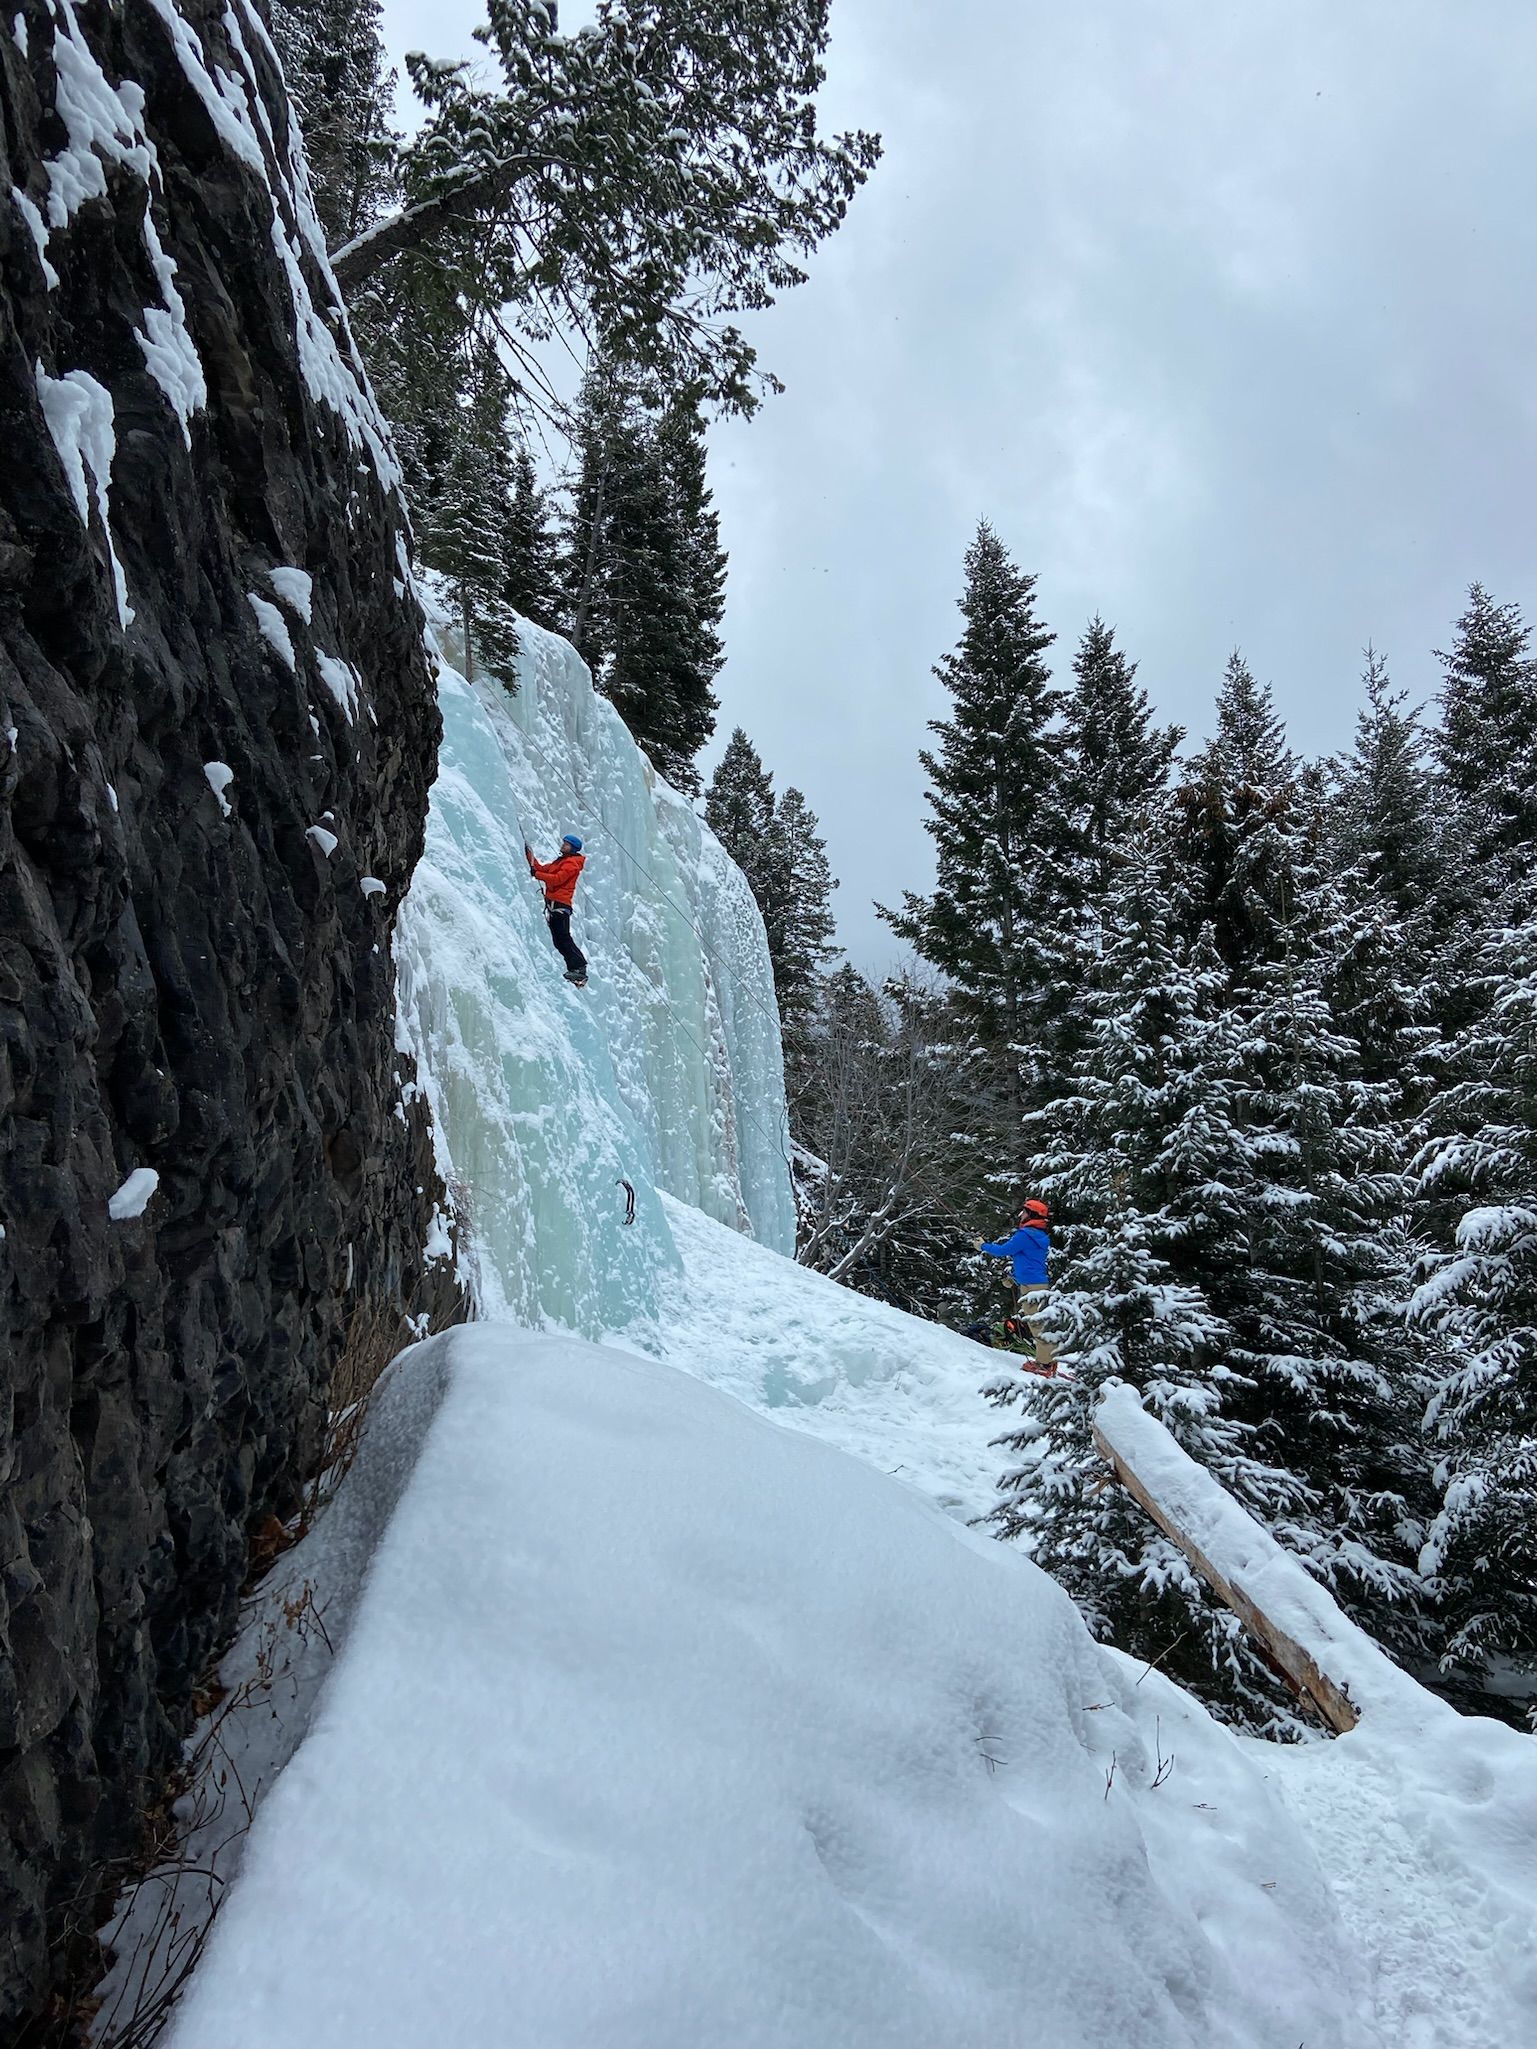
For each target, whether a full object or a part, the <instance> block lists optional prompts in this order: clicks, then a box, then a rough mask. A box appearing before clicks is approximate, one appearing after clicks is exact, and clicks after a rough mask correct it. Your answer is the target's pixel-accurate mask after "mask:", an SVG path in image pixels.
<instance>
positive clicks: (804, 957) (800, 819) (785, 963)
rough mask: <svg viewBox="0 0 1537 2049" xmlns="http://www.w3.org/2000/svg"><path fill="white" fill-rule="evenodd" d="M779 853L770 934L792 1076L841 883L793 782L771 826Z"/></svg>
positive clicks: (828, 948)
mask: <svg viewBox="0 0 1537 2049" xmlns="http://www.w3.org/2000/svg"><path fill="white" fill-rule="evenodd" d="M771 833H772V839H773V850H774V851H773V859H774V865H775V869H776V871H777V875H778V877H779V878H780V880H779V885H778V889H777V899H778V900H777V902H776V903H775V905H774V912H775V916H774V924H775V926H776V928H777V929H775V930H774V931H773V932H772V933H771V934H770V938H769V954H770V957H771V958H772V960H773V962H774V993H775V996H776V997H777V998H778V1001H779V1018H780V1023H781V1025H782V1027H783V1030H784V1040H785V1059H786V1063H787V1067H788V1069H789V1070H790V1078H791V1080H792V1082H793V1081H794V1080H795V1078H796V1076H797V1071H798V1069H799V1067H800V1064H801V1062H802V1061H803V1059H804V1058H805V1042H806V1034H807V1030H808V1027H809V1025H810V1022H811V1018H812V1016H813V1014H814V1012H815V1010H816V1007H817V998H818V994H819V992H820V990H821V986H822V983H823V980H824V978H825V977H826V974H827V969H828V964H829V962H830V961H832V960H833V959H834V958H835V957H836V955H837V952H838V948H837V945H836V943H835V941H834V936H833V935H834V930H835V920H834V918H833V906H832V893H833V891H834V890H835V889H836V888H837V887H838V883H837V879H836V877H835V876H834V875H833V872H832V868H831V865H830V864H829V862H828V859H827V842H826V841H825V840H824V839H823V838H822V836H821V834H820V833H819V832H818V830H817V815H816V813H815V812H814V811H813V810H812V809H811V806H810V805H809V804H808V803H807V802H806V800H805V798H804V797H803V796H802V795H801V793H800V791H799V790H797V789H795V788H794V787H793V785H792V787H791V788H789V789H787V790H786V791H785V793H784V795H783V796H782V797H781V798H780V800H779V803H778V805H777V806H776V807H775V811H774V823H773V826H772V827H771Z"/></svg>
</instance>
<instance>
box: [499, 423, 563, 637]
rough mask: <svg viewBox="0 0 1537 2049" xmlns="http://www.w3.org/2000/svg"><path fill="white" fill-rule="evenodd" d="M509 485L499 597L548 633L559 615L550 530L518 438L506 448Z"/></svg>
mask: <svg viewBox="0 0 1537 2049" xmlns="http://www.w3.org/2000/svg"><path fill="white" fill-rule="evenodd" d="M511 485H512V489H511V496H510V498H509V500H508V505H507V519H506V522H505V531H504V540H503V549H502V558H503V579H502V597H503V600H504V601H505V603H506V604H507V605H509V606H510V607H511V609H512V610H513V611H514V612H521V613H522V615H523V617H524V618H525V619H532V620H533V622H534V624H535V625H536V626H545V627H548V628H550V629H551V631H554V630H556V627H557V623H558V621H559V617H560V591H559V583H558V564H557V557H556V538H555V531H554V527H553V524H552V522H551V518H550V510H549V499H548V496H547V494H546V493H545V492H544V491H543V490H542V489H541V488H540V485H539V479H538V476H537V474H536V472H535V469H534V459H533V457H532V456H531V455H530V454H529V452H528V446H527V444H526V443H525V442H523V441H521V440H520V441H518V442H517V443H516V445H515V446H514V448H513V450H512V476H511Z"/></svg>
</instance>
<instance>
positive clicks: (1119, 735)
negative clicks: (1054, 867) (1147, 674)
mask: <svg viewBox="0 0 1537 2049" xmlns="http://www.w3.org/2000/svg"><path fill="white" fill-rule="evenodd" d="M1136 678H1137V665H1136V663H1135V662H1133V661H1130V660H1128V658H1127V656H1126V654H1125V652H1124V651H1123V650H1122V649H1121V648H1119V647H1117V646H1116V644H1115V631H1114V629H1113V628H1112V627H1109V626H1107V625H1106V624H1105V622H1104V620H1103V619H1100V618H1098V617H1096V618H1094V619H1091V620H1090V621H1089V624H1088V625H1087V627H1086V628H1085V629H1084V634H1083V638H1082V639H1081V640H1080V642H1079V643H1078V651H1077V653H1076V654H1075V655H1074V656H1073V685H1072V688H1071V690H1070V691H1069V692H1068V695H1067V700H1066V703H1065V704H1064V706H1063V718H1062V728H1063V754H1064V763H1063V775H1062V791H1061V795H1062V804H1063V808H1064V810H1065V811H1066V813H1067V816H1068V820H1069V832H1070V836H1071V837H1070V846H1071V861H1072V879H1073V883H1074V886H1075V889H1076V892H1077V894H1078V896H1079V899H1080V900H1081V901H1082V900H1086V901H1089V902H1091V903H1092V902H1097V901H1098V900H1099V899H1100V898H1101V897H1102V896H1103V895H1104V893H1105V891H1106V890H1107V889H1108V887H1109V886H1110V884H1111V882H1112V880H1113V874H1112V870H1113V865H1114V859H1115V854H1116V851H1117V850H1118V849H1119V848H1120V847H1121V845H1122V844H1123V843H1124V841H1125V838H1126V833H1127V824H1128V821H1129V820H1132V819H1138V818H1142V817H1145V816H1146V815H1147V814H1148V813H1149V812H1150V811H1151V809H1152V808H1153V806H1154V804H1155V803H1156V801H1157V799H1158V798H1159V797H1160V796H1161V794H1162V792H1163V790H1164V788H1165V786H1166V784H1167V782H1168V779H1169V770H1170V768H1171V766H1172V764H1173V761H1174V754H1175V749H1176V748H1177V747H1178V746H1179V743H1180V741H1181V740H1182V739H1183V738H1184V733H1183V731H1182V730H1181V728H1180V727H1178V726H1159V725H1158V724H1157V723H1156V722H1155V720H1154V717H1153V707H1152V703H1151V700H1150V699H1149V697H1148V694H1147V692H1146V691H1145V690H1144V689H1143V688H1142V687H1141V686H1140V684H1139V683H1138V682H1137V680H1136Z"/></svg>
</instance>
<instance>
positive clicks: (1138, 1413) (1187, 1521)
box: [1094, 1380, 1403, 1735]
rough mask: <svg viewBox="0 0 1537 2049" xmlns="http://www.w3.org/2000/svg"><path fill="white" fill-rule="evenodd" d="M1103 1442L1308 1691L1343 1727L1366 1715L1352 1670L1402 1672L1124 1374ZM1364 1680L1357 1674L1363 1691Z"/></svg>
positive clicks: (1135, 1490) (1146, 1501)
mask: <svg viewBox="0 0 1537 2049" xmlns="http://www.w3.org/2000/svg"><path fill="white" fill-rule="evenodd" d="M1094 1442H1095V1445H1096V1447H1097V1448H1098V1450H1099V1452H1100V1453H1101V1455H1102V1456H1103V1457H1104V1458H1105V1459H1106V1460H1107V1461H1108V1462H1109V1464H1110V1465H1111V1466H1112V1467H1113V1468H1114V1471H1115V1475H1116V1478H1117V1479H1118V1480H1119V1481H1120V1482H1121V1484H1122V1486H1123V1487H1124V1488H1125V1489H1126V1491H1127V1493H1128V1494H1130V1495H1131V1496H1132V1498H1133V1500H1135V1501H1137V1502H1138V1503H1140V1505H1141V1506H1142V1507H1143V1508H1144V1509H1145V1510H1146V1511H1147V1513H1148V1514H1149V1515H1150V1516H1151V1517H1152V1519H1153V1521H1154V1522H1155V1523H1157V1525H1158V1527H1159V1529H1161V1530H1162V1531H1163V1533H1164V1535H1165V1536H1167V1537H1168V1538H1169V1539H1170V1540H1171V1541H1172V1542H1173V1543H1176V1544H1177V1545H1178V1546H1179V1548H1180V1550H1181V1551H1183V1552H1184V1554H1185V1556H1186V1557H1187V1558H1188V1559H1189V1560H1190V1562H1191V1564H1192V1565H1193V1566H1194V1567H1195V1569H1196V1571H1197V1572H1198V1573H1200V1575H1201V1577H1202V1579H1204V1580H1205V1581H1206V1583H1207V1585H1208V1586H1209V1587H1210V1588H1211V1589H1212V1591H1213V1593H1215V1594H1216V1595H1217V1596H1218V1597H1219V1598H1220V1599H1221V1600H1223V1601H1225V1602H1226V1603H1227V1605H1228V1607H1230V1608H1231V1609H1232V1611H1233V1613H1234V1614H1235V1615H1236V1616H1237V1617H1238V1618H1239V1620H1240V1621H1241V1622H1242V1623H1243V1625H1244V1627H1245V1628H1246V1629H1247V1630H1249V1632H1250V1633H1251V1635H1253V1636H1255V1637H1256V1638H1258V1640H1259V1642H1260V1643H1261V1644H1262V1645H1263V1646H1264V1648H1265V1650H1266V1652H1267V1653H1268V1654H1269V1656H1270V1658H1271V1659H1272V1660H1273V1661H1274V1663H1275V1664H1276V1665H1277V1666H1278V1667H1279V1668H1280V1670H1281V1672H1282V1673H1283V1674H1284V1675H1285V1677H1286V1679H1287V1680H1288V1681H1289V1683H1290V1684H1291V1685H1292V1686H1293V1687H1294V1688H1295V1689H1296V1691H1297V1692H1298V1693H1299V1694H1300V1695H1301V1696H1302V1698H1303V1699H1304V1700H1305V1701H1306V1702H1307V1703H1308V1704H1309V1705H1310V1706H1312V1707H1313V1708H1315V1709H1316V1710H1317V1712H1318V1713H1319V1714H1320V1715H1322V1717H1323V1719H1324V1720H1325V1721H1326V1722H1328V1723H1329V1725H1330V1726H1331V1727H1332V1728H1334V1729H1335V1730H1337V1731H1338V1732H1339V1733H1340V1734H1341V1735H1347V1734H1348V1733H1349V1732H1350V1730H1352V1729H1353V1728H1354V1727H1355V1726H1356V1724H1357V1722H1359V1721H1360V1719H1361V1709H1360V1707H1359V1706H1358V1705H1357V1702H1356V1700H1353V1699H1352V1698H1351V1696H1350V1692H1349V1691H1348V1689H1347V1685H1346V1679H1345V1672H1346V1671H1347V1670H1348V1671H1349V1672H1350V1676H1351V1678H1352V1679H1356V1680H1358V1675H1359V1676H1365V1674H1364V1673H1363V1670H1362V1668H1363V1661H1364V1663H1365V1665H1366V1666H1367V1668H1368V1669H1373V1670H1374V1669H1375V1668H1378V1667H1380V1668H1383V1676H1384V1677H1386V1676H1387V1675H1388V1674H1391V1675H1392V1679H1393V1681H1394V1682H1395V1684H1397V1685H1401V1684H1402V1683H1403V1677H1402V1675H1401V1674H1400V1673H1399V1672H1398V1671H1397V1668H1396V1667H1394V1666H1393V1665H1392V1664H1391V1663H1390V1661H1389V1660H1388V1659H1387V1658H1386V1657H1385V1656H1384V1655H1383V1653H1382V1652H1381V1651H1379V1650H1378V1649H1377V1647H1376V1645H1375V1644H1373V1643H1371V1642H1370V1640H1369V1639H1368V1638H1367V1637H1365V1636H1364V1635H1363V1633H1362V1632H1361V1631H1360V1630H1359V1629H1357V1627H1356V1626H1355V1624H1354V1623H1353V1622H1351V1621H1350V1619H1349V1618H1348V1616H1346V1615H1345V1614H1344V1613H1343V1612H1342V1611H1341V1610H1340V1608H1339V1606H1338V1604H1337V1603H1336V1602H1335V1600H1334V1598H1333V1596H1332V1595H1331V1594H1329V1593H1328V1592H1327V1590H1326V1589H1325V1588H1323V1587H1322V1586H1320V1585H1319V1583H1318V1581H1317V1580H1315V1579H1314V1578H1313V1577H1312V1575H1311V1574H1310V1573H1308V1572H1307V1571H1306V1569H1305V1568H1304V1567H1303V1565H1302V1563H1301V1562H1300V1560H1298V1559H1297V1558H1295V1557H1293V1556H1292V1554H1291V1553H1290V1552H1289V1551H1285V1550H1283V1549H1282V1548H1281V1546H1280V1545H1279V1544H1278V1543H1277V1542H1276V1540H1275V1538H1274V1537H1272V1536H1271V1535H1270V1533H1269V1531H1268V1530H1264V1529H1262V1528H1261V1527H1260V1525H1259V1524H1258V1523H1257V1522H1256V1521H1255V1520H1254V1518H1253V1517H1252V1516H1251V1515H1250V1514H1248V1512H1247V1511H1246V1510H1245V1509H1243V1508H1241V1507H1240V1506H1239V1504H1238V1503H1237V1502H1236V1501H1235V1500H1234V1499H1233V1497H1232V1495H1231V1494H1229V1493H1228V1492H1227V1490H1226V1488H1225V1487H1223V1486H1222V1485H1221V1484H1220V1483H1219V1482H1218V1481H1217V1480H1214V1479H1213V1478H1212V1476H1211V1474H1210V1473H1209V1472H1207V1471H1206V1469H1205V1467H1204V1466H1200V1465H1198V1464H1197V1463H1196V1461H1195V1460H1194V1459H1193V1458H1191V1457H1190V1456H1189V1454H1188V1453H1186V1452H1184V1451H1182V1450H1181V1449H1180V1447H1179V1445H1178V1444H1177V1443H1176V1442H1175V1440H1174V1439H1173V1437H1171V1436H1170V1434H1169V1432H1168V1431H1167V1430H1166V1429H1165V1428H1164V1426H1163V1425H1162V1423H1160V1422H1159V1421H1158V1420H1157V1418H1156V1417H1155V1416H1150V1415H1149V1414H1148V1412H1147V1410H1146V1409H1144V1408H1143V1406H1142V1403H1141V1400H1140V1399H1139V1397H1138V1395H1137V1394H1136V1392H1135V1390H1134V1389H1132V1388H1130V1387H1128V1386H1127V1385H1126V1384H1125V1382H1124V1381H1115V1380H1112V1381H1110V1382H1109V1383H1108V1384H1107V1385H1106V1387H1105V1389H1104V1391H1103V1392H1102V1393H1101V1395H1100V1398H1099V1405H1098V1407H1097V1409H1096V1411H1095V1418H1094ZM1360 1692H1361V1688H1360V1685H1359V1681H1358V1683H1357V1695H1358V1697H1359V1695H1360Z"/></svg>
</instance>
